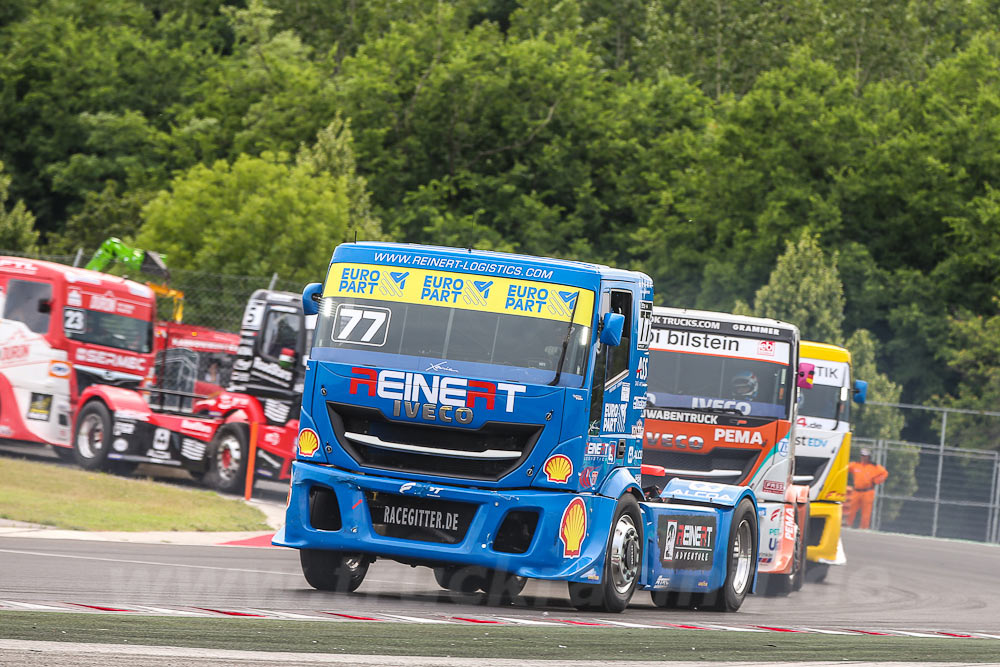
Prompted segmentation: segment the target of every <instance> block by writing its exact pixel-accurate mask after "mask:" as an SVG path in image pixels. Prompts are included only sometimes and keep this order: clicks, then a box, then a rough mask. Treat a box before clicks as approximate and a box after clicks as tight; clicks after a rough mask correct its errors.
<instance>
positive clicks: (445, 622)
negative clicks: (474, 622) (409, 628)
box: [379, 614, 454, 625]
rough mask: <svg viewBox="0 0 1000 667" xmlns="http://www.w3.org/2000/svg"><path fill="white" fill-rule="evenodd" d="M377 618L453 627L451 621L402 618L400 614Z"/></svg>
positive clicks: (411, 617)
mask: <svg viewBox="0 0 1000 667" xmlns="http://www.w3.org/2000/svg"><path fill="white" fill-rule="evenodd" d="M379 616H386V617H388V618H394V619H396V620H399V621H404V622H406V623H438V624H441V623H443V624H445V625H454V624H453V623H452V622H451V621H445V620H444V619H440V618H420V617H419V616H403V615H401V614H379Z"/></svg>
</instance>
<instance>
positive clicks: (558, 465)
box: [542, 454, 573, 484]
mask: <svg viewBox="0 0 1000 667" xmlns="http://www.w3.org/2000/svg"><path fill="white" fill-rule="evenodd" d="M542 470H543V471H545V477H546V478H547V479H548V480H549V481H550V482H555V483H556V484H565V483H566V482H567V481H568V480H569V478H570V477H571V476H572V475H573V462H572V461H570V460H569V457H568V456H563V455H562V454H556V455H555V456H550V457H549V458H548V460H546V461H545V465H544V466H542Z"/></svg>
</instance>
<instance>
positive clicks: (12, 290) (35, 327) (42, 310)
mask: <svg viewBox="0 0 1000 667" xmlns="http://www.w3.org/2000/svg"><path fill="white" fill-rule="evenodd" d="M51 303H52V285H50V284H48V283H36V282H31V281H28V280H11V281H10V282H9V283H7V301H6V302H5V303H4V310H3V316H4V319H7V320H16V321H18V322H23V323H24V324H26V325H27V327H28V328H29V329H31V331H33V332H34V333H39V334H43V333H48V330H49V317H50V316H51ZM45 305H48V308H46V307H45Z"/></svg>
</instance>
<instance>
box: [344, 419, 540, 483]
mask: <svg viewBox="0 0 1000 667" xmlns="http://www.w3.org/2000/svg"><path fill="white" fill-rule="evenodd" d="M327 407H328V409H329V413H330V422H331V423H332V424H333V430H334V432H335V433H336V435H337V440H338V441H339V442H340V443H341V446H342V447H343V448H344V451H346V452H347V453H348V454H350V455H351V457H353V458H354V460H355V461H357V462H358V463H359V464H361V465H364V466H369V467H372V468H379V469H382V470H394V471H400V472H414V473H423V474H430V475H442V476H445V477H460V478H464V479H481V480H497V479H500V478H501V477H503V476H504V475H506V474H508V473H509V472H511V471H513V470H515V469H516V468H517V467H518V466H519V465H521V463H523V462H524V461H525V460H526V459H527V458H528V455H529V454H530V453H531V449H532V447H534V446H535V442H537V440H538V436H539V435H540V434H541V432H542V427H541V426H539V425H537V424H509V423H505V422H487V423H485V424H483V425H482V426H481V427H480V428H478V429H467V428H447V427H443V426H425V425H423V424H412V423H409V422H400V421H391V420H389V419H386V418H385V417H384V416H382V413H381V412H379V411H378V410H375V409H371V408H359V407H357V406H352V405H343V404H340V403H333V402H330V403H327Z"/></svg>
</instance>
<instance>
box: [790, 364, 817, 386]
mask: <svg viewBox="0 0 1000 667" xmlns="http://www.w3.org/2000/svg"><path fill="white" fill-rule="evenodd" d="M815 376H816V364H810V363H809V362H806V361H800V362H799V372H798V377H797V378H796V379H795V385H796V386H797V387H798V388H799V389H812V386H813V378H814V377H815Z"/></svg>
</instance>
